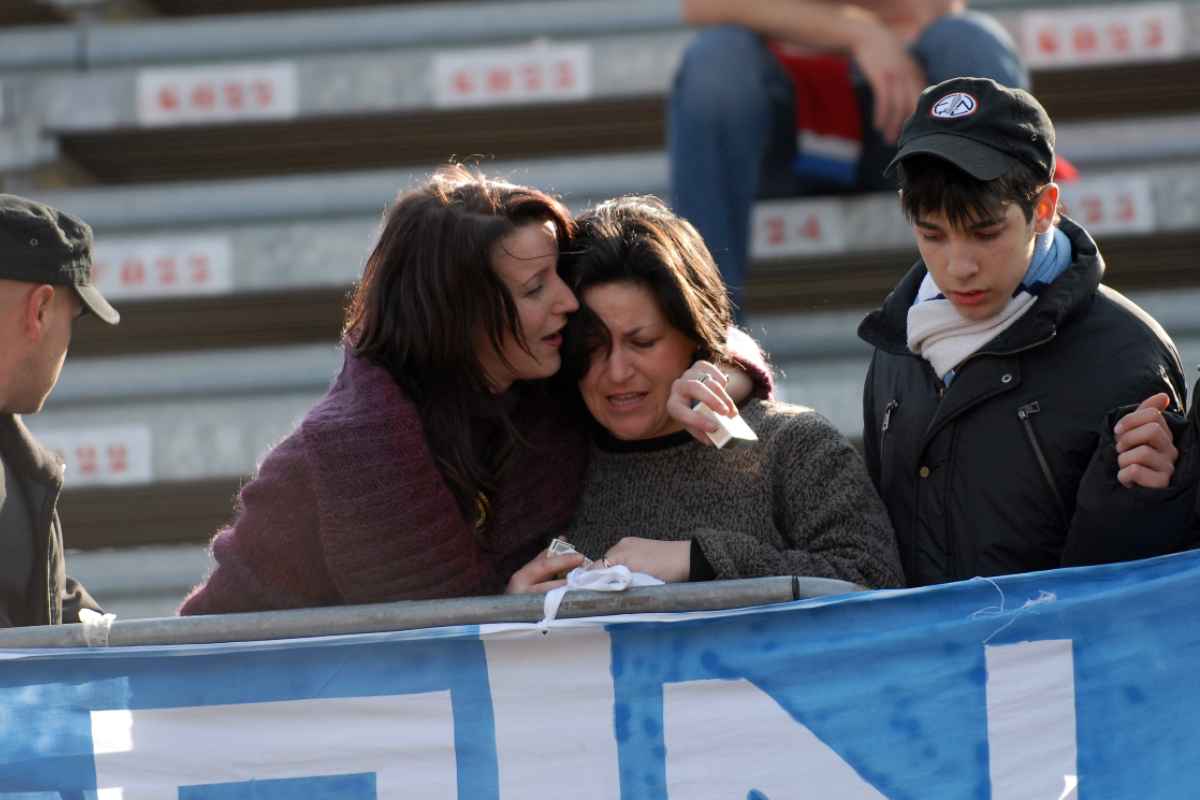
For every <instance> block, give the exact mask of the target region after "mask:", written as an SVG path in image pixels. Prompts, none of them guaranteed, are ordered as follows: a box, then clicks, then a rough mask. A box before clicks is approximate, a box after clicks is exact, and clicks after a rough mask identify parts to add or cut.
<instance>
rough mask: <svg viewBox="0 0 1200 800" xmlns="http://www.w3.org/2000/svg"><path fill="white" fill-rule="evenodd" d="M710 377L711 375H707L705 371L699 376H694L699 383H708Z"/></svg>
mask: <svg viewBox="0 0 1200 800" xmlns="http://www.w3.org/2000/svg"><path fill="white" fill-rule="evenodd" d="M710 378H712V375H709V374H708V373H707V372H706V373H704V374H703V375H701V376H700V377H699V378H696V380H698V381H699V382H700V383H708V381H709V379H710Z"/></svg>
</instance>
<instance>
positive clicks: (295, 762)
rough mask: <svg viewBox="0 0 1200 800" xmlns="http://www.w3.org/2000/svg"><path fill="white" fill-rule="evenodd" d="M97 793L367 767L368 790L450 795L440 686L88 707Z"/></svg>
mask: <svg viewBox="0 0 1200 800" xmlns="http://www.w3.org/2000/svg"><path fill="white" fill-rule="evenodd" d="M92 742H93V747H94V748H95V758H96V785H97V786H98V787H99V788H100V797H102V798H104V800H176V799H177V798H178V796H179V787H180V786H197V785H205V784H210V783H240V782H244V781H250V780H270V779H278V778H306V777H317V776H327V775H353V774H358V773H374V775H375V787H376V792H377V794H376V796H377V797H378V798H379V800H387V798H396V800H402V799H404V798H414V797H422V798H435V797H436V798H455V799H456V798H457V797H458V773H457V767H456V764H455V754H454V719H453V715H452V712H451V708H450V692H448V691H443V692H426V693H423V694H408V695H387V696H377V697H344V698H332V699H321V700H287V701H280V702H270V703H242V704H237V705H219V706H190V707H187V708H153V709H145V710H132V711H131V710H124V709H122V710H116V711H93V712H92Z"/></svg>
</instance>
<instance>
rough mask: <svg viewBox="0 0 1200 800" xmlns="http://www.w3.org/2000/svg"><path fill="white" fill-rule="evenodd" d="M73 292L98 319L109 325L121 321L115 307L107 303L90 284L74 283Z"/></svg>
mask: <svg viewBox="0 0 1200 800" xmlns="http://www.w3.org/2000/svg"><path fill="white" fill-rule="evenodd" d="M75 292H76V294H78V295H79V299H80V300H82V301H83V305H84V306H85V307H86V309H87V310H88V311H90V312H92V313H93V314H95V315H96V316H97V317H99V318H100V319H102V320H104V321H105V322H107V323H108V324H109V325H116V324H117V323H118V322H120V321H121V315H120V314H119V313H118V312H117V310H116V309H115V308H113V307H112V306H111V305H109V303H108V301H107V300H105V299H104V295H102V294H100V291H99V290H98V289H97V288H96V287H95V286H92V285H90V284H89V285H87V286H79V285H78V284H76V285H75Z"/></svg>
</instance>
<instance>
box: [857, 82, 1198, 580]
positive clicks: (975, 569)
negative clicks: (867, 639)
mask: <svg viewBox="0 0 1200 800" xmlns="http://www.w3.org/2000/svg"><path fill="white" fill-rule="evenodd" d="M893 167H895V169H896V171H897V176H898V179H899V184H900V201H901V206H902V208H903V210H904V213H905V215H906V217H907V218H908V220H909V221H910V222H911V224H912V226H913V231H914V233H915V235H916V240H917V247H918V249H919V250H920V253H921V259H920V260H919V261H918V262H917V263H916V265H914V266H913V268H912V269H911V270H910V271H909V272H908V274H907V275H906V276H905V277H904V278H903V280H901V281H900V283H899V284H898V285H897V286H896V288H895V290H894V291H892V293H891V294H890V295H888V297H887V299H886V300H885V301H884V304H883V307H882V308H880V309H879V310H877V311H875V312H872V313H871V314H870V315H868V316H867V318H866V319H865V320H864V321H863V323H862V325H861V326H860V328H859V335H860V336H861V337H862V338H863V339H865V340H866V341H867V342H868V343H870V344H872V345H874V347H875V348H876V349H875V354H874V357H873V359H872V361H871V367H870V370H869V372H868V373H867V380H866V387H865V391H864V398H863V403H864V419H865V430H864V449H865V453H866V461H867V466H868V468H869V470H870V472H871V476H872V478H873V479H874V481H875V485H876V487H877V488H878V489H879V493H880V494H881V495H882V496H883V499H884V502H885V503H886V504H887V507H888V511H889V512H890V513H891V518H892V523H893V525H894V526H895V529H896V536H897V539H898V540H899V543H900V556H901V560H902V562H903V565H904V569H905V574H906V576H907V578H908V582H909V584H910V585H913V586H922V585H927V584H932V583H940V582H944V581H953V580H960V579H965V578H970V577H972V576H975V575H985V576H986V575H1000V574H1005V573H1012V572H1025V571H1030V570H1039V569H1050V568H1054V567H1059V566H1062V565H1064V564H1066V563H1075V559H1078V560H1079V561H1084V560H1087V559H1086V554H1087V546H1086V545H1087V542H1088V537H1089V533H1088V531H1087V530H1084V529H1082V528H1081V527H1080V526H1079V525H1078V524H1076V523H1077V520H1076V519H1075V516H1076V509H1077V508H1079V507H1080V505H1081V504H1085V503H1086V504H1087V505H1088V507H1090V508H1099V507H1102V506H1103V504H1104V503H1105V502H1106V501H1107V499H1108V498H1105V497H1083V496H1081V495H1080V490H1081V483H1083V478H1084V474H1085V471H1086V470H1087V468H1088V466H1089V464H1091V463H1092V461H1093V454H1094V452H1095V451H1096V449H1097V447H1099V445H1100V431H1101V429H1102V427H1103V425H1104V422H1105V420H1106V418H1107V417H1108V416H1109V413H1110V412H1111V411H1112V410H1113V409H1115V408H1118V407H1119V406H1122V405H1124V404H1130V403H1133V404H1136V403H1138V401H1140V400H1141V399H1142V398H1146V397H1149V396H1150V395H1153V394H1155V393H1158V392H1165V393H1166V394H1167V395H1168V397H1169V398H1170V404H1171V406H1172V407H1173V408H1174V409H1175V410H1176V411H1180V412H1181V411H1182V409H1183V395H1184V392H1185V391H1186V388H1185V387H1184V384H1183V370H1182V367H1181V365H1180V361H1179V355H1178V353H1177V351H1176V349H1175V346H1174V344H1173V343H1172V342H1171V340H1170V339H1169V338H1168V337H1167V335H1166V333H1165V332H1164V331H1163V330H1162V328H1161V327H1160V326H1159V325H1158V323H1157V322H1155V321H1154V319H1152V318H1151V317H1150V316H1149V315H1147V314H1146V313H1145V312H1143V311H1142V310H1141V309H1140V308H1138V307H1137V306H1136V305H1134V304H1133V303H1131V302H1130V301H1129V300H1127V299H1126V298H1124V297H1123V296H1121V295H1120V294H1119V293H1117V292H1115V291H1113V290H1112V289H1109V288H1108V287H1106V286H1103V285H1101V283H1100V280H1101V278H1102V277H1103V274H1104V261H1103V259H1102V258H1101V256H1100V252H1099V250H1098V249H1097V247H1096V243H1095V242H1094V241H1093V240H1092V238H1091V236H1089V235H1088V233H1087V231H1085V230H1084V229H1083V228H1081V227H1080V226H1079V225H1078V224H1076V223H1075V222H1073V221H1071V220H1070V219H1068V218H1066V217H1063V216H1059V214H1058V212H1057V209H1058V195H1059V191H1058V186H1057V185H1055V184H1054V183H1053V182H1052V180H1051V177H1052V175H1053V173H1054V128H1053V126H1052V124H1051V122H1050V119H1049V117H1048V116H1047V115H1046V112H1045V110H1044V109H1043V108H1042V106H1041V105H1040V104H1039V103H1038V102H1037V100H1035V99H1034V98H1033V96H1032V95H1030V94H1029V93H1027V92H1025V91H1022V90H1020V89H1007V88H1004V87H1002V86H1000V85H999V84H997V83H995V82H994V81H991V80H988V79H984V78H955V79H952V80H949V81H944V82H942V83H940V84H938V85H936V86H932V87H929V88H927V89H925V91H924V92H922V94H921V97H920V99H919V101H918V103H917V109H916V112H915V113H914V114H913V115H912V117H910V118H909V120H908V121H907V122H906V123H905V126H904V130H903V131H902V133H901V136H900V141H899V147H898V152H897V155H896V158H895V159H894V160H893V161H892V163H891V164H890V165H889V169H891V168H893ZM1088 485H1090V484H1088ZM1085 488H1086V487H1085Z"/></svg>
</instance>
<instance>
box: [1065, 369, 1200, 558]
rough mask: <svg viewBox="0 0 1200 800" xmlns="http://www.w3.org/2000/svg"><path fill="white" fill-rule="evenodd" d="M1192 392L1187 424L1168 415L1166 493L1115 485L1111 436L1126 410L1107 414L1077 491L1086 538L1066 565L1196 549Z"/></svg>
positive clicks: (1196, 428) (1196, 418) (1198, 520)
mask: <svg viewBox="0 0 1200 800" xmlns="http://www.w3.org/2000/svg"><path fill="white" fill-rule="evenodd" d="M1198 392H1200V381H1197V383H1196V386H1195V387H1194V388H1193V389H1192V410H1191V413H1190V414H1189V416H1188V419H1187V420H1184V419H1183V418H1182V417H1180V416H1178V415H1175V414H1167V415H1166V416H1167V420H1168V422H1170V423H1171V430H1172V432H1173V433H1174V434H1175V446H1176V447H1177V448H1179V459H1178V461H1176V462H1175V472H1174V473H1173V474H1172V475H1171V482H1170V484H1169V485H1168V486H1167V487H1166V488H1165V489H1146V488H1143V487H1132V488H1125V487H1124V486H1121V484H1120V483H1119V482H1118V481H1117V469H1118V467H1117V451H1116V446H1115V442H1114V439H1115V437H1114V435H1113V432H1112V428H1113V426H1115V425H1116V424H1117V420H1118V419H1120V418H1121V417H1122V416H1123V415H1124V414H1125V413H1127V412H1128V411H1130V410H1132V409H1130V408H1128V407H1126V408H1122V409H1118V410H1116V411H1114V412H1113V413H1112V414H1111V415H1110V416H1109V420H1108V422H1109V424H1108V425H1107V426H1106V428H1105V431H1104V436H1103V440H1102V444H1101V446H1100V448H1099V449H1098V450H1097V451H1096V455H1095V457H1094V460H1095V462H1096V463H1095V464H1093V465H1092V466H1090V467H1089V468H1088V471H1087V475H1086V476H1085V478H1084V480H1085V483H1086V484H1087V486H1086V491H1083V490H1082V489H1083V488H1084V487H1081V492H1080V497H1081V502H1080V505H1079V508H1078V509H1077V510H1076V512H1075V516H1076V519H1077V520H1079V521H1080V523H1081V527H1082V528H1083V529H1084V530H1087V531H1088V533H1089V537H1088V539H1087V540H1086V541H1083V542H1079V543H1078V546H1077V547H1076V548H1075V549H1076V551H1077V552H1071V553H1068V554H1067V555H1069V556H1070V558H1071V561H1073V562H1075V563H1085V564H1102V563H1107V562H1110V561H1129V560H1132V559H1136V558H1149V557H1150V556H1158V555H1163V554H1164V553H1174V552H1177V551H1180V550H1187V549H1190V548H1193V547H1198V546H1200V403H1197V402H1196V394H1197V393H1198ZM1101 498H1106V499H1105V502H1098V501H1099V499H1101Z"/></svg>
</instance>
